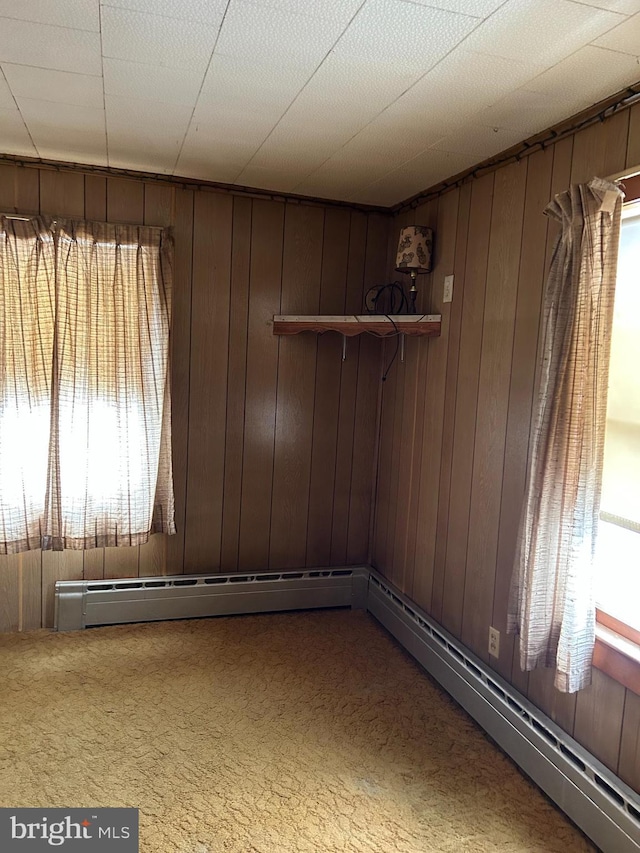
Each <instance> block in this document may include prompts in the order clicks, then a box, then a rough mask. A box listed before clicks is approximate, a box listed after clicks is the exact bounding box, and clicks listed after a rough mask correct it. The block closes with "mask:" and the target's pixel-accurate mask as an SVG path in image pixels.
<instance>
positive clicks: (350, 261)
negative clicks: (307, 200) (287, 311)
mask: <svg viewBox="0 0 640 853" xmlns="http://www.w3.org/2000/svg"><path fill="white" fill-rule="evenodd" d="M370 227H372V221H371V218H370V217H366V216H363V215H361V214H359V213H355V212H352V213H351V217H350V225H349V250H348V254H347V279H346V287H345V292H344V294H343V297H342V300H343V306H344V307H343V311H344V312H345V313H347V312H348V313H352V312H353V313H354V314H355V313H360V312H361V311H362V306H363V292H364V290H365V264H366V259H367V252H368V250H369V247H370V235H369V228H370ZM385 237H386V233H385ZM336 301H338V300H337V298H336ZM361 346H362V341H361V340H360V339H359V338H356V339H355V340H348V341H347V344H346V360H345V361H341V362H340V375H339V378H338V383H339V389H340V390H339V399H338V425H337V435H336V456H335V470H334V478H333V508H332V512H331V551H330V555H329V562H330V563H332V564H334V565H342V564H343V563H344V562H345V561H346V555H347V544H348V536H349V499H350V495H351V475H352V465H351V462H352V457H353V448H354V438H355V430H356V423H355V405H356V389H357V385H358V370H359V363H360V349H361Z"/></svg>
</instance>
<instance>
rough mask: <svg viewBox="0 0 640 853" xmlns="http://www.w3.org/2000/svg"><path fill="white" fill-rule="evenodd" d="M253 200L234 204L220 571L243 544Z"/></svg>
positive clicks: (234, 563) (231, 564) (233, 566)
mask: <svg viewBox="0 0 640 853" xmlns="http://www.w3.org/2000/svg"><path fill="white" fill-rule="evenodd" d="M251 214H252V201H251V199H241V198H236V199H234V201H233V237H232V239H233V243H232V247H231V304H230V306H229V358H228V364H227V405H226V427H225V460H224V506H223V513H222V548H221V556H220V568H221V569H222V571H227V572H228V571H236V570H237V568H238V545H239V541H240V507H241V503H242V491H241V489H242V461H243V451H244V404H245V377H246V372H247V317H248V315H249V276H250V271H251Z"/></svg>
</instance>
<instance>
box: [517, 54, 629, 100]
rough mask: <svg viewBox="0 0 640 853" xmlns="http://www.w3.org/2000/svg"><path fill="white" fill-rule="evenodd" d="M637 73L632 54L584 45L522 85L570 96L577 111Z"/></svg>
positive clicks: (562, 97) (601, 97)
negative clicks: (586, 82)
mask: <svg viewBox="0 0 640 853" xmlns="http://www.w3.org/2000/svg"><path fill="white" fill-rule="evenodd" d="M639 77H640V66H638V61H637V59H636V57H635V56H630V55H628V54H626V53H618V52H617V51H614V50H605V49H604V48H600V47H594V46H593V45H587V47H583V48H581V49H580V50H578V51H576V52H575V53H574V54H572V55H571V56H569V57H567V59H563V60H562V62H559V63H558V64H557V65H554V66H553V68H550V69H549V70H548V71H544V72H543V73H542V74H540V75H538V76H537V77H535V78H534V79H533V80H530V81H529V82H528V83H526V84H525V86H524V88H525V89H528V90H530V91H533V92H544V93H545V94H547V95H548V96H550V97H555V99H556V100H557V101H559V102H562V101H563V99H564V98H566V99H567V100H569V99H570V100H571V102H572V103H577V104H578V105H577V106H576V107H575V110H576V111H579V110H582V109H585V108H586V107H588V106H590V105H591V104H593V103H595V102H597V101H599V100H602V99H603V98H606V97H607V96H608V95H611V94H612V93H613V92H616V91H618V90H620V89H622V88H624V87H625V86H628V85H631V84H632V83H634V82H636V81H637V80H638V78H639ZM585 81H588V84H589V85H588V87H586V86H585ZM576 98H577V99H578V100H577V101H576ZM566 115H567V116H568V113H566Z"/></svg>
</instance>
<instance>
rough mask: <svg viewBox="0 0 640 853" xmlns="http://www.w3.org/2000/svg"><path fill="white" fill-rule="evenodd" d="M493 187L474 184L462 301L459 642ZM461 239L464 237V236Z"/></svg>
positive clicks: (457, 465)
mask: <svg viewBox="0 0 640 853" xmlns="http://www.w3.org/2000/svg"><path fill="white" fill-rule="evenodd" d="M493 186H494V175H493V174H489V175H485V176H484V177H483V178H480V179H479V180H478V181H475V182H474V184H473V187H472V191H471V213H470V216H469V231H468V234H467V235H466V240H467V266H466V273H465V277H464V283H463V295H462V299H463V302H462V323H461V331H460V352H459V358H458V379H457V396H456V412H455V421H454V433H453V457H452V464H451V486H450V491H449V524H448V529H447V548H446V562H445V573H444V585H443V594H442V624H443V625H444V626H445V627H446V628H448V629H449V630H450V631H451V632H452V633H453V634H455V635H456V636H460V634H461V632H462V610H463V598H464V584H465V573H466V565H467V539H468V535H469V510H470V505H471V481H472V475H473V450H474V439H475V425H476V414H477V404H478V381H479V367H480V354H481V348H482V334H483V323H484V299H485V288H486V284H487V259H488V256H489V237H490V230H491V229H490V225H491V208H492V204H493ZM461 239H465V237H464V236H463V235H461Z"/></svg>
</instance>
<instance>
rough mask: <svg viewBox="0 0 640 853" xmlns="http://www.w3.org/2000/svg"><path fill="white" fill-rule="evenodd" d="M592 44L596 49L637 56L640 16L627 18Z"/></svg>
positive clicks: (639, 50)
mask: <svg viewBox="0 0 640 853" xmlns="http://www.w3.org/2000/svg"><path fill="white" fill-rule="evenodd" d="M593 43H594V44H595V45H597V46H598V47H606V48H608V49H609V50H619V51H621V52H622V53H628V54H629V55H630V56H638V55H639V54H640V15H634V17H633V18H628V19H627V20H626V21H624V23H621V24H620V25H619V26H617V27H615V29H612V30H611V31H610V32H608V33H606V35H603V36H600V38H598V39H596V40H595V41H594V42H593ZM638 76H640V74H639V75H638Z"/></svg>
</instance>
